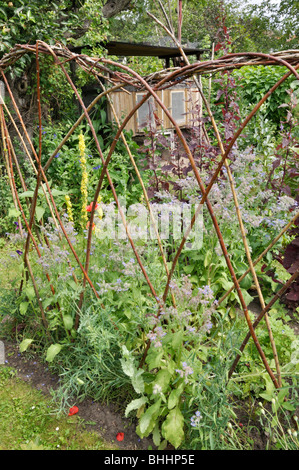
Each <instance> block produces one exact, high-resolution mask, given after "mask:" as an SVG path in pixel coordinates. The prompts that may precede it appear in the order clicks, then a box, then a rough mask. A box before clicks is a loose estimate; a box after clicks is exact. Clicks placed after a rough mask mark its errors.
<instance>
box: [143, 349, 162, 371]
mask: <svg viewBox="0 0 299 470" xmlns="http://www.w3.org/2000/svg"><path fill="white" fill-rule="evenodd" d="M163 354H164V353H163V349H161V348H150V349H149V352H148V355H147V358H146V363H147V364H148V368H149V370H152V369H156V368H157V367H159V366H160V365H161V360H162V357H163Z"/></svg>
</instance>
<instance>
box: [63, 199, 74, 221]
mask: <svg viewBox="0 0 299 470" xmlns="http://www.w3.org/2000/svg"><path fill="white" fill-rule="evenodd" d="M65 202H66V209H67V213H68V216H69V220H70V221H71V222H74V219H73V210H72V203H71V200H70V196H68V195H67V194H66V195H65Z"/></svg>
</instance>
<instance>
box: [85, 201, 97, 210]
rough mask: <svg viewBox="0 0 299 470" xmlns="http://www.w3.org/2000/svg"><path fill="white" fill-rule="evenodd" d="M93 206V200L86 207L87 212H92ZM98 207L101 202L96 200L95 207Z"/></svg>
mask: <svg viewBox="0 0 299 470" xmlns="http://www.w3.org/2000/svg"><path fill="white" fill-rule="evenodd" d="M92 206H93V202H91V203H90V204H89V206H87V207H86V210H87V212H91V211H92ZM98 207H99V204H98V203H97V202H96V207H95V208H96V209H97V208H98Z"/></svg>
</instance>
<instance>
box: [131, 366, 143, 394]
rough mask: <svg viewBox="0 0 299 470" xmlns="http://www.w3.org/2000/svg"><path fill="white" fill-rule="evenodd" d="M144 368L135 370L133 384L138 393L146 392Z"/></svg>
mask: <svg viewBox="0 0 299 470" xmlns="http://www.w3.org/2000/svg"><path fill="white" fill-rule="evenodd" d="M143 372H144V371H143V370H138V372H135V374H134V375H133V377H131V379H132V385H133V388H134V390H135V392H136V393H143V392H144V381H143V378H142V374H143Z"/></svg>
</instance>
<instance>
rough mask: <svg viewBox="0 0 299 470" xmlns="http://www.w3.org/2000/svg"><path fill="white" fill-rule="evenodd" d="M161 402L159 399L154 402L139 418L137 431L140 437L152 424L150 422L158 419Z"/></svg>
mask: <svg viewBox="0 0 299 470" xmlns="http://www.w3.org/2000/svg"><path fill="white" fill-rule="evenodd" d="M161 401H162V400H161V399H159V400H158V401H156V403H154V404H153V405H152V406H150V407H149V408H148V409H147V410H146V411H145V413H144V414H143V415H142V416H141V418H140V422H139V429H140V432H141V434H142V435H145V433H146V432H147V431H148V428H149V426H150V425H151V424H152V421H154V420H155V419H156V418H157V417H158V415H159V411H160V406H161Z"/></svg>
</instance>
